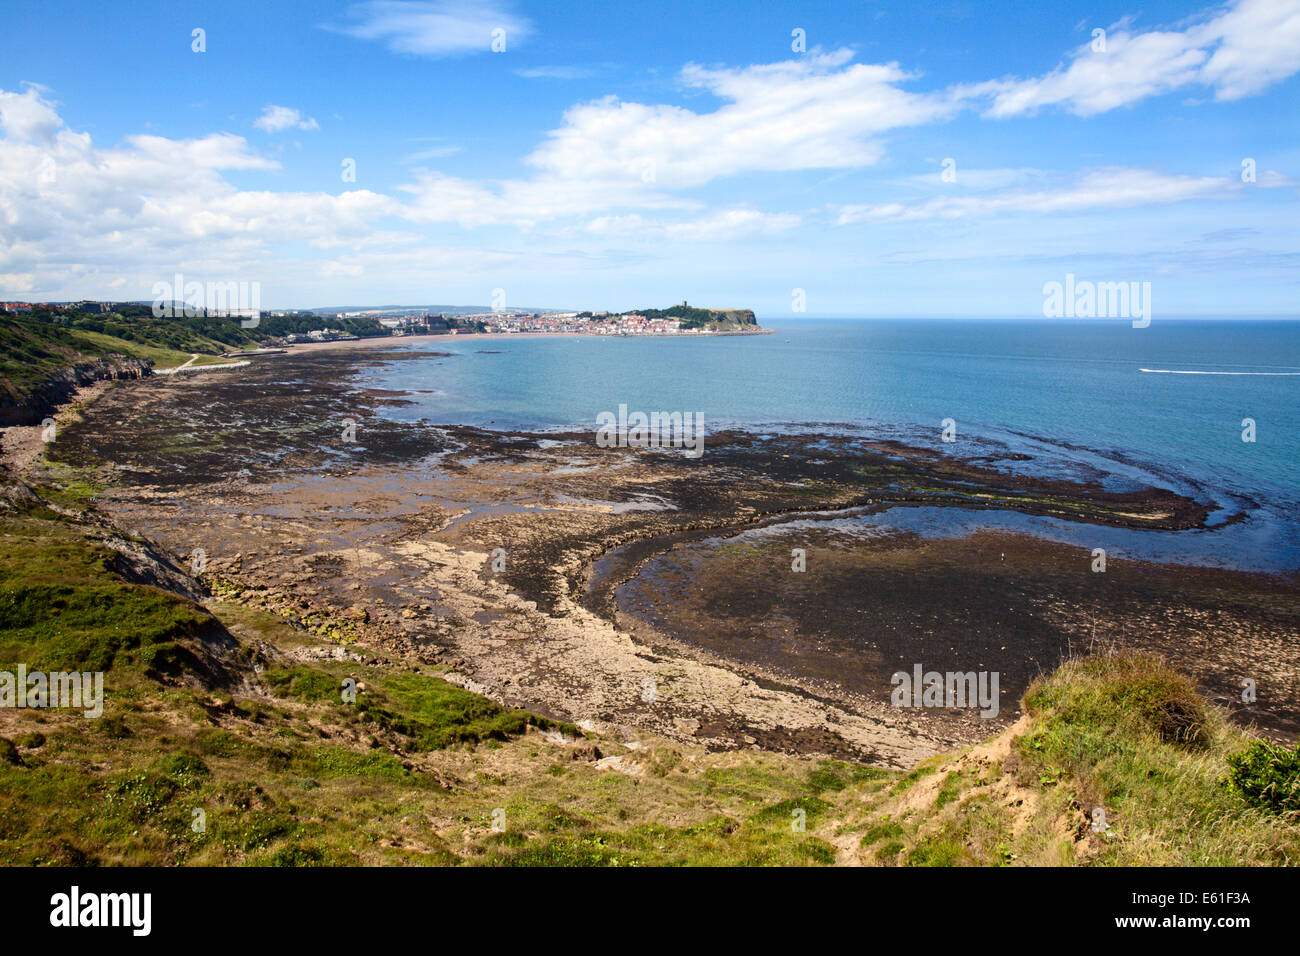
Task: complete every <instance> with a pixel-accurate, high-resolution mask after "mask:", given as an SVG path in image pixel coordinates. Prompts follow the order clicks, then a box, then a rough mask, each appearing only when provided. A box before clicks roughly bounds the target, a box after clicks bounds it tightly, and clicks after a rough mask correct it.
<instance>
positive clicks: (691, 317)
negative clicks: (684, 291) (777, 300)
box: [623, 302, 758, 330]
mask: <svg viewBox="0 0 1300 956" xmlns="http://www.w3.org/2000/svg"><path fill="white" fill-rule="evenodd" d="M633 313H635V314H637V315H644V316H645V317H646V318H647V319H677V320H679V321H680V322H681V323H682V326H683V327H684V328H688V329H700V328H712V329H719V330H724V329H743V328H746V327H748V328H754V329H756V328H758V319H756V318H755V317H754V313H753V311H752V310H751V309H699V308H696V307H694V306H690V305H687V304H686V303H685V302H683V303H682V304H681V305H674V306H671V307H670V308H667V309H633V310H632V312H630V313H629V312H625V313H623V314H624V315H630V314H633Z"/></svg>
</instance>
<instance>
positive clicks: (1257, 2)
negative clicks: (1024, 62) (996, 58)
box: [959, 0, 1300, 117]
mask: <svg viewBox="0 0 1300 956" xmlns="http://www.w3.org/2000/svg"><path fill="white" fill-rule="evenodd" d="M1202 16H1204V14H1202ZM1105 47H1106V48H1105V50H1104V51H1094V50H1093V49H1092V41H1091V40H1090V41H1089V42H1087V43H1084V44H1082V45H1081V46H1079V47H1078V48H1076V49H1075V50H1073V51H1072V52H1071V53H1070V54H1069V63H1068V64H1062V65H1061V66H1058V67H1057V68H1056V69H1055V70H1053V71H1052V72H1050V73H1047V74H1045V75H1044V76H1041V77H1035V78H1030V79H1006V80H994V81H990V82H987V83H979V84H974V85H971V86H968V87H964V88H961V89H960V91H959V92H960V94H961V95H963V96H969V97H981V96H985V95H990V96H992V97H993V103H992V105H991V106H990V107H989V109H988V111H987V113H986V114H985V115H987V116H991V117H1006V116H1020V115H1024V114H1027V113H1033V112H1035V111H1036V110H1038V109H1040V108H1042V107H1045V106H1062V107H1064V108H1065V109H1068V110H1069V111H1070V112H1072V113H1075V114H1077V115H1079V116H1093V115H1096V114H1098V113H1104V112H1107V111H1109V110H1112V109H1116V108H1117V107H1121V106H1128V105H1131V104H1133V103H1136V102H1138V101H1139V100H1143V99H1146V98H1147V97H1150V96H1158V95H1160V94H1163V93H1169V92H1172V91H1174V90H1178V89H1182V88H1184V87H1189V86H1206V87H1210V88H1212V89H1213V90H1214V96H1215V99H1218V100H1235V99H1239V98H1241V97H1243V96H1248V95H1252V94H1255V93H1259V92H1261V91H1262V90H1264V89H1266V88H1267V87H1269V86H1271V85H1272V84H1274V83H1277V82H1279V81H1280V80H1283V79H1286V78H1287V77H1289V76H1291V75H1293V74H1294V73H1296V72H1297V71H1298V70H1300V4H1297V3H1296V2H1295V0H1236V2H1235V3H1232V4H1230V5H1229V6H1228V7H1227V8H1224V9H1222V10H1221V11H1217V15H1216V16H1213V17H1211V18H1210V19H1208V20H1201V19H1198V22H1196V23H1194V24H1192V25H1191V26H1188V27H1186V28H1185V29H1183V30H1151V31H1147V32H1137V31H1134V30H1132V29H1131V23H1130V22H1129V21H1127V20H1124V21H1120V22H1119V23H1117V24H1115V25H1113V26H1112V27H1110V28H1109V29H1108V30H1107V32H1106V43H1105Z"/></svg>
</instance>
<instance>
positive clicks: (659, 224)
mask: <svg viewBox="0 0 1300 956" xmlns="http://www.w3.org/2000/svg"><path fill="white" fill-rule="evenodd" d="M801 222H802V217H800V216H798V215H797V214H795V213H764V212H759V211H758V210H756V209H750V208H748V207H744V206H740V207H736V208H732V209H722V210H719V211H717V212H714V213H709V214H708V215H705V216H700V217H697V218H694V219H687V220H676V221H668V220H648V219H645V218H643V217H642V216H640V215H638V214H636V213H633V214H631V215H627V216H601V217H599V218H597V219H593V220H592V221H591V222H589V223H587V225H586V226H585V227H584V231H585V232H587V233H589V234H591V235H596V236H608V237H613V236H617V237H625V238H643V239H660V238H663V239H671V240H675V241H679V242H720V241H727V240H735V239H752V238H754V237H757V236H769V235H775V234H777V233H781V232H785V231H787V230H789V229H793V228H795V227H796V226H798V225H799V224H800V223H801Z"/></svg>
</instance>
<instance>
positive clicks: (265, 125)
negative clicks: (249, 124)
mask: <svg viewBox="0 0 1300 956" xmlns="http://www.w3.org/2000/svg"><path fill="white" fill-rule="evenodd" d="M253 125H254V126H256V127H257V128H258V129H262V130H266V131H267V132H268V133H279V132H281V131H282V130H286V129H320V124H319V123H317V122H316V121H315V120H314V119H312V118H311V117H310V116H303V115H302V113H300V112H299V111H298V110H295V109H291V108H290V107H288V106H267V107H265V108H263V110H262V115H261V116H259V117H258V118H257V119H255V120H253Z"/></svg>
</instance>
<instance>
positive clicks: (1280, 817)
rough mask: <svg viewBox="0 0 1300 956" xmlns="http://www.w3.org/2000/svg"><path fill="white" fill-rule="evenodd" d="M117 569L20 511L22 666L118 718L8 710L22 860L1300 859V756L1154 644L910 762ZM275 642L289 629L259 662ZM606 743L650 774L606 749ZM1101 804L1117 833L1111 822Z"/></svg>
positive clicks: (11, 811) (8, 630) (2, 525)
mask: <svg viewBox="0 0 1300 956" xmlns="http://www.w3.org/2000/svg"><path fill="white" fill-rule="evenodd" d="M44 493H46V494H49V493H50V492H49V491H48V489H47V490H46V491H45V492H44ZM60 493H61V494H65V495H66V494H69V493H70V492H69V491H68V489H66V488H65V489H63V491H62V492H60ZM116 567H117V564H116V562H115V561H114V558H113V554H112V553H111V552H109V551H108V550H107V549H106V548H105V547H104V546H103V545H101V544H98V543H96V541H94V540H92V539H91V538H90V537H89V536H88V531H87V528H86V527H83V526H82V525H81V524H80V523H79V519H78V518H76V517H67V516H64V515H59V514H56V513H55V512H53V511H51V510H49V509H48V508H44V507H40V506H35V507H27V508H25V509H24V510H15V509H14V508H10V509H9V510H7V511H0V668H7V669H12V667H13V666H14V665H16V664H17V663H18V662H23V663H26V664H27V665H28V666H29V667H42V668H45V669H70V668H73V667H76V668H78V669H83V670H95V669H102V670H104V671H106V679H105V689H106V701H105V712H104V716H103V717H102V718H100V719H98V720H93V719H92V720H87V719H84V718H82V717H80V716H79V715H78V714H77V713H74V712H71V711H61V710H39V709H12V708H5V709H0V864H37V865H56V864H61V865H139V864H148V865H214V864H222V865H229V864H235V865H256V866H333V865H342V864H390V865H449V864H465V865H480V866H539V865H566V866H620V867H621V866H682V865H753V866H822V865H828V864H833V863H846V862H859V863H874V864H878V865H909V866H961V865H987V866H998V865H1019V864H1088V865H1139V864H1152V865H1276V864H1289V863H1295V862H1297V860H1300V826H1298V825H1297V823H1296V820H1295V814H1293V813H1291V812H1290V811H1289V809H1288V808H1289V807H1290V803H1289V802H1288V801H1289V800H1291V799H1292V797H1293V795H1294V793H1295V790H1296V779H1297V767H1296V763H1297V758H1296V755H1294V754H1292V752H1291V751H1287V750H1284V749H1282V748H1275V747H1271V746H1266V745H1262V744H1260V743H1259V742H1257V741H1254V740H1253V739H1252V738H1250V737H1249V736H1248V735H1246V734H1245V733H1243V732H1242V731H1241V730H1239V729H1237V728H1235V727H1233V726H1231V725H1230V724H1229V723H1228V722H1227V721H1226V720H1225V719H1224V718H1223V716H1222V715H1221V714H1220V713H1219V712H1218V711H1216V710H1215V709H1213V708H1212V707H1210V706H1209V705H1208V704H1206V703H1205V702H1204V701H1203V700H1202V699H1201V698H1200V697H1199V696H1198V695H1197V694H1196V691H1195V688H1194V687H1193V686H1192V684H1191V683H1190V682H1189V681H1188V680H1186V679H1185V678H1183V677H1181V676H1179V675H1178V674H1176V673H1174V672H1173V671H1171V670H1170V669H1168V668H1167V667H1165V666H1164V665H1163V664H1162V663H1160V662H1159V661H1156V660H1154V659H1151V658H1145V657H1122V656H1116V657H1093V658H1088V659H1083V660H1078V661H1072V662H1070V663H1067V664H1066V665H1064V666H1063V667H1061V668H1060V669H1058V670H1057V671H1056V672H1054V673H1053V674H1051V675H1049V676H1048V677H1046V678H1044V679H1042V680H1040V681H1039V682H1037V683H1036V684H1034V685H1033V686H1032V687H1031V688H1030V689H1029V691H1028V693H1027V694H1026V697H1025V700H1024V706H1025V709H1026V712H1027V714H1028V718H1027V720H1028V723H1027V725H1026V727H1025V729H1024V732H1023V734H1022V735H1021V736H1019V737H1018V738H1017V739H1016V740H1015V741H1014V742H1013V743H1012V744H1011V745H1010V746H1009V751H1008V752H1007V753H1006V755H1005V756H999V757H998V759H996V760H994V759H992V758H988V757H987V756H985V755H984V751H983V750H982V749H976V750H974V751H971V752H969V753H965V754H956V753H954V754H945V755H942V756H939V757H936V758H934V759H932V760H929V761H926V762H924V763H922V764H920V765H918V766H917V767H915V768H913V769H912V770H910V771H908V772H906V773H904V772H900V771H895V770H885V769H880V768H874V767H866V766H860V765H855V764H850V763H845V762H841V761H834V760H812V759H808V758H800V757H794V756H786V755H781V754H773V753H765V752H757V751H750V750H742V751H737V752H731V753H709V752H707V751H705V750H703V749H702V748H699V747H697V746H694V745H691V744H680V743H676V742H673V741H669V740H664V739H661V738H657V737H654V736H652V735H643V736H642V739H641V740H640V741H639V742H638V743H639V746H637V747H635V748H632V747H628V746H626V743H627V742H626V741H624V740H623V739H622V738H621V736H620V737H619V738H617V739H613V738H610V739H606V738H596V739H594V740H592V739H588V738H586V737H583V736H581V735H579V734H578V732H577V730H576V728H574V727H572V726H570V725H566V724H562V723H557V722H555V721H551V720H548V719H546V718H543V717H540V716H538V715H534V714H530V713H527V712H524V711H520V710H513V709H510V708H505V707H502V706H500V705H498V704H496V703H494V702H492V701H490V700H488V699H486V698H484V697H481V696H479V695H476V694H473V693H470V692H468V691H466V690H464V689H463V688H460V687H457V686H455V685H453V684H451V683H449V682H447V681H446V680H444V679H443V678H442V677H441V676H440V674H439V672H438V671H437V669H435V668H430V667H419V668H416V669H412V667H411V665H410V663H409V662H408V661H406V660H404V659H402V658H400V657H397V656H394V655H393V654H391V653H390V652H388V651H386V650H385V649H383V648H380V647H374V646H365V645H362V644H354V645H352V646H353V647H354V648H356V649H357V650H359V651H361V652H362V653H361V655H360V656H361V657H362V658H363V660H364V661H365V662H364V663H361V662H356V661H335V660H325V658H327V657H331V656H332V655H331V654H330V652H331V651H332V649H333V648H335V647H336V646H337V640H336V638H335V637H332V636H331V632H329V631H328V629H326V632H325V633H320V630H321V629H320V628H318V629H317V632H312V631H309V630H305V629H302V628H299V627H294V626H292V625H291V624H290V623H289V622H288V621H286V620H284V619H283V618H280V617H278V616H276V615H275V614H273V613H270V612H268V611H266V610H260V609H257V608H255V607H251V606H248V605H244V604H239V603H235V601H234V599H233V597H229V596H228V597H225V598H222V599H220V600H214V601H212V602H210V605H209V607H206V608H205V607H200V606H199V605H196V604H194V603H192V602H190V601H188V600H187V599H185V598H182V597H179V596H177V595H173V594H169V593H167V592H164V591H160V590H158V589H156V588H151V587H146V586H143V585H138V584H133V583H131V582H130V581H127V580H125V579H124V578H123V577H122V576H121V575H120V574H119V573H118V571H117V570H116ZM214 615H215V616H214ZM214 633H223V634H226V635H227V636H228V639H229V640H233V641H237V642H238V644H239V645H240V646H241V648H242V651H241V652H240V653H236V654H234V655H233V656H231V657H230V661H233V662H234V664H233V665H232V666H235V665H237V666H239V667H240V668H242V670H241V672H240V673H241V674H242V677H243V679H244V680H245V681H246V682H247V683H246V684H220V683H214V679H210V678H205V677H204V676H203V675H204V674H205V673H208V674H210V673H214V672H213V671H212V670H211V669H208V670H207V671H204V670H203V669H202V668H201V667H198V665H201V664H202V663H203V661H204V659H205V657H204V656H205V655H206V654H211V653H216V651H215V650H214V649H213V648H214V647H215V645H212V644H211V643H210V641H211V636H212V635H213V634H214ZM254 647H263V648H271V649H272V656H273V660H272V662H271V665H270V666H269V667H265V668H263V669H261V671H260V673H255V672H254V671H253V668H252V664H251V661H252V660H253V651H252V649H253V648H254ZM163 664H166V665H167V666H162V665H163ZM196 668H197V669H196ZM348 678H351V679H352V680H353V681H355V682H356V684H355V687H356V689H357V694H356V699H355V701H349V700H345V699H344V697H343V695H342V693H341V691H342V688H343V682H344V680H345V679H348ZM593 745H594V746H596V747H598V748H599V750H600V752H601V754H604V755H607V756H619V757H620V758H622V760H623V769H624V770H625V771H627V772H620V771H618V770H614V769H608V768H606V767H603V766H600V765H598V764H597V763H596V762H594V759H593V757H592V755H591V748H592V747H593ZM1004 749H1005V748H1004ZM999 753H1002V752H1001V751H1000V752H999ZM1098 807H1100V808H1103V809H1104V811H1105V814H1106V820H1107V828H1106V830H1105V831H1104V832H1097V831H1094V830H1093V829H1092V828H1091V827H1090V825H1089V823H1090V821H1091V819H1092V811H1093V809H1094V808H1098Z"/></svg>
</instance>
